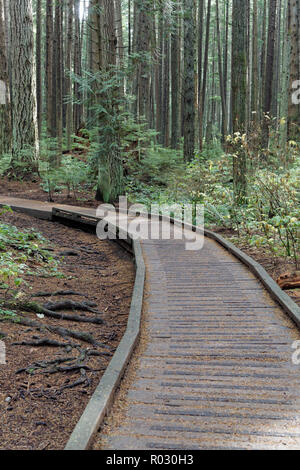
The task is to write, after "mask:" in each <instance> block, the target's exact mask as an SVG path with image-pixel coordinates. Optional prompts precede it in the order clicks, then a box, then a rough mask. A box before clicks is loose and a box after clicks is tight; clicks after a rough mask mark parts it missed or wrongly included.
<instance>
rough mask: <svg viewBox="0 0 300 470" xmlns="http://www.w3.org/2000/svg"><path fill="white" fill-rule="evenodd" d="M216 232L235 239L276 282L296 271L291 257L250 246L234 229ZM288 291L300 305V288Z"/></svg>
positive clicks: (236, 244) (235, 242) (239, 246)
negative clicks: (283, 275) (238, 239)
mask: <svg viewBox="0 0 300 470" xmlns="http://www.w3.org/2000/svg"><path fill="white" fill-rule="evenodd" d="M213 230H214V231H215V232H218V233H219V234H220V235H222V236H223V237H224V238H226V239H227V240H229V241H232V239H233V238H234V240H233V243H234V245H235V246H237V247H238V248H240V249H241V250H242V251H243V252H244V253H246V254H247V255H248V256H251V258H253V259H254V260H255V261H257V262H258V263H260V264H261V265H262V266H263V267H264V268H265V270H266V271H267V273H268V274H269V275H270V276H271V277H272V278H273V279H274V281H275V282H276V281H277V279H278V278H279V276H281V275H282V274H285V273H293V272H295V270H296V268H295V263H294V262H293V260H291V259H286V258H283V257H279V256H276V257H274V256H272V254H270V252H268V251H267V250H265V249H264V248H258V247H254V246H249V244H248V243H247V242H245V241H242V240H241V241H237V234H236V232H234V231H233V230H228V229H220V228H214V229H213ZM286 293H287V294H288V295H289V296H290V297H291V298H292V299H293V301H294V302H296V303H297V304H298V305H299V306H300V289H299V288H297V289H291V290H286Z"/></svg>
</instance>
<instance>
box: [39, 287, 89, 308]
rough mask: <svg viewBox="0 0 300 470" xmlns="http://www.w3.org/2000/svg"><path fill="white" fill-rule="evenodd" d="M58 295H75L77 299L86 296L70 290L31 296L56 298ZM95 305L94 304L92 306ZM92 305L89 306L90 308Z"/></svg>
mask: <svg viewBox="0 0 300 470" xmlns="http://www.w3.org/2000/svg"><path fill="white" fill-rule="evenodd" d="M59 295H69V296H72V295H77V296H78V297H85V298H87V296H86V295H85V294H81V293H80V292H75V291H72V290H58V291H56V292H36V293H35V294H32V295H31V297H32V298H38V297H57V296H59ZM94 305H95V304H94ZM92 306H93V305H91V307H92Z"/></svg>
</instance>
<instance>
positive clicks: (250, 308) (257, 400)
mask: <svg viewBox="0 0 300 470" xmlns="http://www.w3.org/2000/svg"><path fill="white" fill-rule="evenodd" d="M1 202H3V198H1V199H0V203H1ZM6 202H9V201H8V200H7V201H6ZM16 204H17V203H16ZM27 204H28V203H27ZM47 207H48V208H51V206H50V205H49V206H47ZM69 209H70V208H69ZM73 210H74V211H75V212H76V211H77V212H78V211H79V209H78V208H73ZM80 211H81V209H80ZM81 212H82V211H81ZM92 212H93V211H91V210H87V211H86V213H89V214H90V213H92ZM142 247H143V252H144V257H145V262H146V267H147V286H148V297H147V300H146V302H145V326H144V328H146V329H147V335H146V336H147V340H146V344H145V345H143V347H142V348H140V350H141V353H140V355H139V357H138V359H139V360H138V362H137V364H136V367H134V371H133V372H132V373H131V372H129V376H130V380H125V381H124V383H123V384H122V386H121V393H120V394H119V395H118V398H117V403H116V407H115V409H117V410H118V412H119V411H120V410H121V411H122V412H121V414H120V415H118V417H117V419H112V420H110V421H111V422H110V425H109V426H108V427H106V428H105V429H104V433H101V434H100V437H99V436H98V442H96V445H95V447H96V448H101V449H118V450H123V449H137V450H138V449H159V450H168V449H178V450H181V449H182V450H184V449H188V450H193V449H299V448H300V366H294V365H293V364H292V352H293V350H292V347H291V346H292V343H293V342H294V341H295V340H300V334H299V330H298V329H297V327H296V326H295V325H294V324H293V323H292V321H291V320H290V319H289V318H288V317H287V315H286V314H284V313H283V311H282V309H281V308H280V307H279V306H278V305H277V304H276V303H275V302H274V301H273V300H272V299H271V297H270V296H269V294H268V293H267V292H266V291H265V290H264V288H263V287H262V284H261V283H260V282H259V281H258V280H257V279H256V278H255V277H254V275H253V274H251V273H250V271H249V270H248V269H247V268H246V267H245V266H244V265H243V264H241V263H240V262H239V261H238V260H237V259H236V258H234V257H233V256H231V255H230V254H229V253H228V252H227V251H226V250H225V249H223V248H222V247H221V246H219V245H218V244H217V243H216V242H214V241H212V240H210V239H205V245H204V248H203V249H202V250H201V251H196V252H190V251H186V250H185V243H184V241H180V240H171V241H144V242H143V243H142ZM143 336H145V332H144V333H143ZM132 367H133V366H132V365H131V368H132Z"/></svg>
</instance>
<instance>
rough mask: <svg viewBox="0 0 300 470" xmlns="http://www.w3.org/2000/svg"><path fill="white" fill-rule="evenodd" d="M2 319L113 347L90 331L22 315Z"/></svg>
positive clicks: (65, 336)
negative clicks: (41, 321)
mask: <svg viewBox="0 0 300 470" xmlns="http://www.w3.org/2000/svg"><path fill="white" fill-rule="evenodd" d="M0 321H6V322H10V323H15V324H19V325H23V326H29V327H31V328H36V329H37V330H39V331H46V330H48V331H50V332H51V333H54V334H57V335H59V336H62V337H63V338H67V337H71V338H74V339H77V340H79V341H83V342H85V343H88V344H92V345H93V346H96V347H97V346H98V347H101V348H104V349H108V350H110V349H111V348H110V346H108V345H106V344H103V343H99V342H97V341H96V340H95V339H94V338H93V336H92V335H91V334H90V333H86V332H80V331H74V330H68V329H67V328H63V327H60V326H51V325H43V324H42V323H40V322H38V321H35V320H31V319H30V318H25V317H21V316H19V317H11V318H3V319H1V318H0ZM103 355H107V356H110V355H111V353H109V352H106V353H103Z"/></svg>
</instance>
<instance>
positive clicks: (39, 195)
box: [0, 177, 101, 207]
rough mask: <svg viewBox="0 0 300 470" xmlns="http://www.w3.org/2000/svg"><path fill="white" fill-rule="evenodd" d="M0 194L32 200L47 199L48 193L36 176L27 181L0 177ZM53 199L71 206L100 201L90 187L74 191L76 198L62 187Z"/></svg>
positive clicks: (95, 205)
mask: <svg viewBox="0 0 300 470" xmlns="http://www.w3.org/2000/svg"><path fill="white" fill-rule="evenodd" d="M0 194H2V195H5V196H10V197H20V198H23V199H32V200H34V201H43V202H46V201H49V196H48V193H46V192H45V191H44V190H43V189H42V187H41V180H40V179H39V178H38V177H36V179H34V180H33V181H32V179H30V180H28V181H25V180H23V181H20V180H16V179H9V178H7V177H1V185H0ZM53 199H54V201H52V202H55V203H57V204H69V205H72V206H85V207H98V205H99V204H100V203H101V202H98V201H96V200H95V194H94V193H93V192H92V191H91V190H90V189H85V188H82V189H81V190H80V191H78V192H77V193H76V198H75V197H74V195H73V193H71V196H70V197H68V194H67V190H66V189H63V190H62V191H60V192H55V193H54V197H53Z"/></svg>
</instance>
